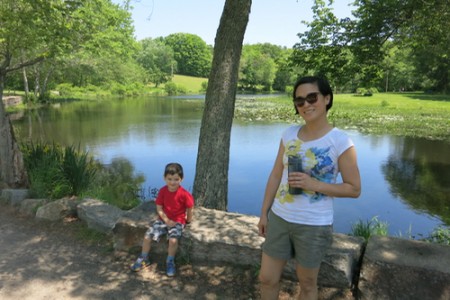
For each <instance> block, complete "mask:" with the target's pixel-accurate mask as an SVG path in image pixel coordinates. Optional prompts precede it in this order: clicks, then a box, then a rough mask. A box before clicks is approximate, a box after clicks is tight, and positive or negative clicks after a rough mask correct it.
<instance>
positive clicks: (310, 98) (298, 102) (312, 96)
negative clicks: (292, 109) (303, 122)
mask: <svg viewBox="0 0 450 300" xmlns="http://www.w3.org/2000/svg"><path fill="white" fill-rule="evenodd" d="M319 94H320V93H319V92H314V93H309V94H308V95H306V97H305V98H303V97H295V99H294V105H295V106H297V107H302V106H303V105H305V102H308V103H309V104H314V103H316V102H317V100H318V99H319V98H318V96H319Z"/></svg>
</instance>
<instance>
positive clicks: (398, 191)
mask: <svg viewBox="0 0 450 300" xmlns="http://www.w3.org/2000/svg"><path fill="white" fill-rule="evenodd" d="M405 148H409V147H405ZM409 150H411V149H410V148H409ZM410 153H411V152H410ZM417 154H418V153H417V152H416V155H415V156H416V157H415V159H411V158H404V157H403V156H397V155H395V154H393V155H391V156H389V158H388V160H387V162H386V163H384V164H383V165H382V167H381V168H382V171H383V173H384V176H385V178H386V180H387V181H388V182H389V184H390V187H391V192H392V193H393V194H394V195H396V196H398V197H400V198H401V199H403V200H404V201H405V202H406V203H407V204H408V205H409V206H411V207H412V208H413V209H415V210H417V211H422V212H425V213H427V214H430V215H435V216H437V217H439V218H440V219H441V220H442V221H443V222H445V223H446V224H447V225H450V167H449V165H448V164H445V163H437V162H430V161H429V160H427V159H424V157H420V155H417ZM428 156H431V157H432V156H433V152H430V153H428Z"/></svg>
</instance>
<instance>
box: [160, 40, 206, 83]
mask: <svg viewBox="0 0 450 300" xmlns="http://www.w3.org/2000/svg"><path fill="white" fill-rule="evenodd" d="M164 43H165V44H166V45H168V46H170V47H171V48H172V50H173V53H174V58H175V60H176V61H177V66H178V74H181V75H189V76H195V77H207V76H208V75H209V72H210V70H211V63H212V49H211V47H209V46H208V45H207V44H206V43H205V41H203V40H202V39H201V38H200V37H199V36H197V35H195V34H189V33H174V34H170V35H168V36H167V37H165V38H164Z"/></svg>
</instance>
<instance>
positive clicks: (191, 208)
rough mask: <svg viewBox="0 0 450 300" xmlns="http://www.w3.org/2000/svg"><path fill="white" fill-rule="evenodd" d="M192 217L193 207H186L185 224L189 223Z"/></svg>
mask: <svg viewBox="0 0 450 300" xmlns="http://www.w3.org/2000/svg"><path fill="white" fill-rule="evenodd" d="M193 217H194V207H190V208H188V209H186V224H189V223H191V222H192V218H193Z"/></svg>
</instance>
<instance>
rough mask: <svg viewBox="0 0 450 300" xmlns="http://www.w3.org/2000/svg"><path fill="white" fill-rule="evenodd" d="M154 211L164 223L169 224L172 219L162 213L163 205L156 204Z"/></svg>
mask: <svg viewBox="0 0 450 300" xmlns="http://www.w3.org/2000/svg"><path fill="white" fill-rule="evenodd" d="M156 212H157V213H158V216H159V217H160V218H161V220H163V222H164V223H166V224H167V225H171V224H169V223H170V222H171V221H172V220H170V219H169V218H168V217H167V216H166V214H165V213H164V210H163V207H162V205H156Z"/></svg>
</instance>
